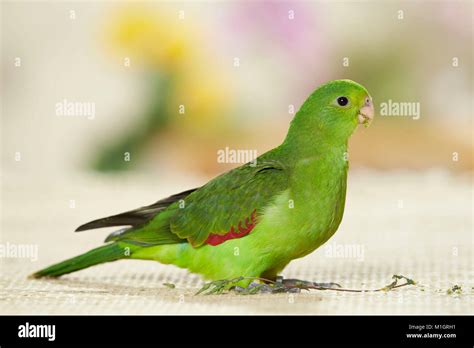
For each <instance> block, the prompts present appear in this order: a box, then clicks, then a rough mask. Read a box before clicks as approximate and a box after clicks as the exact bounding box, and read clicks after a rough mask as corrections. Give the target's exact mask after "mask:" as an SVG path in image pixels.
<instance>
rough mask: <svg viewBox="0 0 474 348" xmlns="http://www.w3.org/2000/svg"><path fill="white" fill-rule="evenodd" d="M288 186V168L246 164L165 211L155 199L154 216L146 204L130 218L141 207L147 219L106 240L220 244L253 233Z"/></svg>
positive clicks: (263, 162) (267, 162) (176, 200)
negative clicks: (275, 198) (274, 201)
mask: <svg viewBox="0 0 474 348" xmlns="http://www.w3.org/2000/svg"><path fill="white" fill-rule="evenodd" d="M287 187H288V170H286V169H285V167H284V166H283V165H282V164H281V163H280V162H277V161H273V160H260V161H258V163H257V164H255V165H254V164H252V163H248V164H245V165H243V166H241V167H238V168H235V169H233V170H231V171H229V172H227V173H224V174H222V175H220V176H218V177H216V178H214V179H213V180H211V181H209V182H208V183H207V184H206V185H204V186H202V187H200V188H198V189H196V190H193V191H191V192H186V194H183V195H181V196H180V195H179V194H178V195H175V196H172V197H173V201H174V202H173V203H172V204H170V205H168V206H167V207H166V209H163V208H162V207H161V206H160V204H159V203H160V202H157V203H155V204H156V205H158V206H159V207H158V209H159V210H158V211H156V210H155V211H154V212H153V213H154V214H155V215H154V216H152V217H150V215H149V214H148V213H147V212H148V211H149V208H148V207H145V208H141V209H138V210H133V211H132V212H131V213H132V214H131V215H132V216H135V214H136V212H137V211H140V210H141V211H142V212H141V213H140V214H141V215H142V214H143V212H145V213H146V214H145V215H146V218H144V219H143V220H142V221H143V222H144V223H142V224H137V225H132V227H131V228H125V229H122V230H119V231H115V232H114V233H112V234H111V235H109V236H108V237H107V239H106V240H105V241H106V242H109V241H124V242H129V243H134V244H138V245H143V246H152V245H161V244H173V243H183V242H189V243H191V244H192V245H193V246H195V247H198V246H201V245H203V244H211V245H217V244H220V243H222V242H224V241H226V240H228V239H232V238H240V237H243V236H245V235H247V234H248V233H250V231H251V230H252V229H253V227H255V225H256V224H257V223H258V221H259V218H260V216H261V214H262V212H263V210H264V209H265V207H266V206H268V205H269V204H271V202H272V200H273V198H274V197H276V196H277V195H278V193H280V192H282V191H284V190H285V189H286V188H287ZM152 210H153V209H152ZM124 214H130V212H129V213H124ZM120 215H122V214H120ZM120 215H118V216H120ZM92 223H93V222H92Z"/></svg>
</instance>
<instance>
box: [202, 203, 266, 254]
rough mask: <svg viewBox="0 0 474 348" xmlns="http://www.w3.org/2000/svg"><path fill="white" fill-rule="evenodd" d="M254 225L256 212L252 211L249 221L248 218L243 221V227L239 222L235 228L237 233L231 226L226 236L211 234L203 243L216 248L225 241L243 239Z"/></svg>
mask: <svg viewBox="0 0 474 348" xmlns="http://www.w3.org/2000/svg"><path fill="white" fill-rule="evenodd" d="M256 224H257V210H256V209H254V211H253V212H252V214H251V215H250V219H249V218H246V219H245V225H244V226H242V221H239V224H238V226H237V231H236V230H235V228H234V226H231V228H230V230H229V232H227V233H226V234H214V233H211V234H210V235H209V237H207V239H206V241H205V242H204V243H206V244H209V245H212V246H216V245H219V244H221V243H224V242H225V241H226V240H229V239H235V238H241V237H244V236H246V235H248V234H249V233H250V231H252V230H253V228H254V227H255V225H256Z"/></svg>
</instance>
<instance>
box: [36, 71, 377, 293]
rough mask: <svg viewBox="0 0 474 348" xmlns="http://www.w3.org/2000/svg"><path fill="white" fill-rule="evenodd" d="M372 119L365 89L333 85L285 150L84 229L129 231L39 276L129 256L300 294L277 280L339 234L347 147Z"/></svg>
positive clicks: (301, 120)
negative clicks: (360, 127) (279, 286)
mask: <svg viewBox="0 0 474 348" xmlns="http://www.w3.org/2000/svg"><path fill="white" fill-rule="evenodd" d="M373 117H374V108H373V104H372V99H371V97H370V95H369V93H368V92H367V90H366V89H365V88H364V87H363V86H361V85H360V84H358V83H356V82H353V81H351V80H335V81H330V82H328V83H326V84H324V85H322V86H320V87H319V88H317V89H316V90H315V91H314V92H313V93H312V94H311V95H310V96H309V97H308V98H307V100H306V101H305V102H304V103H303V105H302V106H301V108H300V110H299V111H298V112H297V114H296V115H295V117H294V119H293V120H292V122H291V124H290V128H289V131H288V134H287V136H286V138H285V140H284V141H283V143H282V144H281V145H280V146H278V147H276V148H274V149H272V150H270V151H268V152H266V153H264V154H263V155H261V156H259V157H258V158H257V160H256V161H253V162H250V163H247V164H244V165H242V166H240V167H237V168H235V169H232V170H230V171H228V172H226V173H224V174H222V175H220V176H217V177H216V178H214V179H212V180H211V181H209V182H208V183H207V184H205V185H203V186H201V187H199V188H195V189H191V190H188V191H185V192H181V193H178V194H175V195H173V196H170V197H168V198H165V199H162V200H160V201H158V202H156V203H154V204H152V205H149V206H145V207H142V208H138V209H135V210H131V211H128V212H125V213H122V214H118V215H114V216H110V217H106V218H102V219H98V220H94V221H92V222H89V223H86V224H84V225H82V226H80V227H78V228H77V230H76V231H84V230H90V229H95V228H101V227H110V226H121V227H123V226H127V227H125V228H122V229H119V230H118V231H116V232H113V233H112V234H110V235H109V236H108V237H107V238H106V240H105V243H106V244H105V245H103V246H100V247H98V248H96V249H93V250H91V251H89V252H87V253H84V254H82V255H80V256H77V257H74V258H71V259H68V260H66V261H63V262H60V263H58V264H55V265H52V266H50V267H48V268H45V269H43V270H41V271H38V272H37V273H34V274H33V275H32V277H34V278H40V277H59V276H61V275H63V274H67V273H71V272H75V271H78V270H81V269H84V268H87V267H89V266H93V265H96V264H100V263H104V262H109V261H115V260H120V259H127V258H130V259H140V260H154V261H158V262H161V263H163V264H173V265H176V266H178V267H181V268H186V269H188V270H189V271H190V272H193V273H198V274H201V275H202V276H203V277H204V278H205V279H210V280H212V281H222V280H230V279H234V280H235V284H233V285H235V286H232V288H239V289H247V288H248V287H249V286H251V285H252V286H254V284H255V280H257V281H258V280H264V281H267V282H270V283H268V284H272V283H273V284H276V282H278V283H279V284H283V285H284V289H288V291H291V290H292V289H297V288H300V287H301V286H300V285H301V283H300V282H302V281H298V280H295V279H284V280H283V279H282V278H281V277H279V276H278V275H279V274H280V272H281V271H282V270H283V269H284V268H285V267H286V266H287V265H288V264H289V263H290V261H292V260H294V259H297V258H301V257H303V256H305V255H308V254H309V253H311V252H313V251H314V250H315V249H317V248H318V247H320V246H321V245H322V244H323V243H325V242H326V241H327V240H328V239H329V238H330V237H331V236H332V235H333V234H334V233H335V232H336V230H337V228H338V226H339V224H340V222H341V220H342V216H343V212H344V205H345V196H346V182H347V170H348V160H347V159H348V157H347V143H348V140H349V138H350V136H351V134H352V133H353V132H354V130H355V129H356V128H357V125H358V124H366V125H368V123H369V122H370V121H371V120H372V119H373ZM259 283H260V284H261V282H259ZM306 284H312V285H314V284H319V283H313V282H306ZM331 284H334V283H330V284H329V285H328V286H331ZM262 285H265V283H263V284H262Z"/></svg>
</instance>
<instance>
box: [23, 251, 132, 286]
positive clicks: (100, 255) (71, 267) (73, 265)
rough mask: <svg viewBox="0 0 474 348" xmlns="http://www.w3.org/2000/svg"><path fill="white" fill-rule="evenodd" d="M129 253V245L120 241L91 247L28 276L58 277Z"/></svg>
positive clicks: (117, 258)
mask: <svg viewBox="0 0 474 348" xmlns="http://www.w3.org/2000/svg"><path fill="white" fill-rule="evenodd" d="M130 254H131V250H130V247H129V246H124V245H122V244H121V243H120V244H119V243H111V244H107V245H103V246H101V247H99V248H95V249H92V250H90V251H88V252H87V253H84V254H82V255H79V256H76V257H73V258H71V259H68V260H65V261H63V262H60V263H57V264H54V265H52V266H49V267H47V268H45V269H42V270H41V271H38V272H36V273H34V274H32V275H31V276H30V277H32V278H42V277H59V276H61V275H63V274H67V273H71V272H76V271H79V270H81V269H84V268H87V267H90V266H94V265H97V264H99V263H104V262H110V261H115V260H119V259H123V258H128V257H129V256H130Z"/></svg>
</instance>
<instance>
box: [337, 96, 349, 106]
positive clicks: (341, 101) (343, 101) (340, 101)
mask: <svg viewBox="0 0 474 348" xmlns="http://www.w3.org/2000/svg"><path fill="white" fill-rule="evenodd" d="M336 102H337V105H339V106H346V105H347V104H349V99H347V98H346V97H338V98H337V99H336Z"/></svg>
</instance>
